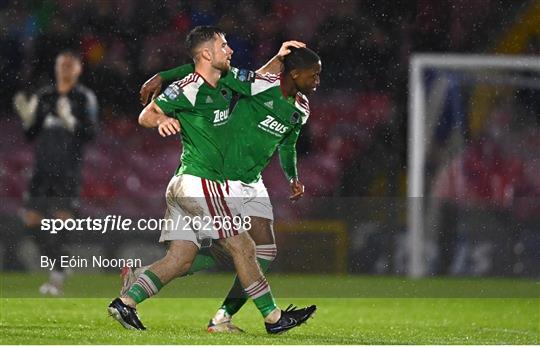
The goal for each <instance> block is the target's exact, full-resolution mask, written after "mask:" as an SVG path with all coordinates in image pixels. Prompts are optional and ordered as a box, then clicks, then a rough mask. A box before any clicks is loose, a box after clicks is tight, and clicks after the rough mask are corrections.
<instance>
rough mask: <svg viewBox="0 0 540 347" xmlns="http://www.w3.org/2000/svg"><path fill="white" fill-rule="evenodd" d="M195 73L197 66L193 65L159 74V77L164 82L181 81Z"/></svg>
mask: <svg viewBox="0 0 540 347" xmlns="http://www.w3.org/2000/svg"><path fill="white" fill-rule="evenodd" d="M193 72H195V66H194V65H193V64H185V65H181V66H177V67H175V68H173V69H170V70H165V71H161V72H158V75H159V76H160V77H161V79H162V80H163V81H164V82H170V81H176V80H181V79H183V78H185V77H186V76H187V75H189V74H190V73H193Z"/></svg>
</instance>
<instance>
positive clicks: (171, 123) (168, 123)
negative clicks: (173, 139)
mask: <svg viewBox="0 0 540 347" xmlns="http://www.w3.org/2000/svg"><path fill="white" fill-rule="evenodd" d="M158 132H159V134H160V135H161V136H163V137H167V136H171V135H174V134H178V133H179V132H180V122H179V121H178V119H175V118H169V117H167V118H166V119H164V120H163V121H161V122H159V124H158Z"/></svg>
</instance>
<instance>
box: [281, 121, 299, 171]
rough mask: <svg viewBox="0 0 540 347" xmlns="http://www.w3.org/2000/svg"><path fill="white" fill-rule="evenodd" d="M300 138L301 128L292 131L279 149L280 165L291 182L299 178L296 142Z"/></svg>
mask: <svg viewBox="0 0 540 347" xmlns="http://www.w3.org/2000/svg"><path fill="white" fill-rule="evenodd" d="M298 136H300V127H297V128H295V129H294V130H293V131H291V133H289V135H287V137H285V139H283V141H282V142H281V144H280V145H279V147H278V151H279V163H280V164H281V168H282V169H283V172H284V173H285V176H286V177H287V180H288V181H289V182H290V181H291V179H293V178H294V177H298V169H297V167H296V141H298Z"/></svg>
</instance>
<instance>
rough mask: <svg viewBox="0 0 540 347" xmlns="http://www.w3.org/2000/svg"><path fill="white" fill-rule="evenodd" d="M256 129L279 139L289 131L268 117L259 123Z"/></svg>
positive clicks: (286, 127)
mask: <svg viewBox="0 0 540 347" xmlns="http://www.w3.org/2000/svg"><path fill="white" fill-rule="evenodd" d="M258 127H259V128H260V129H262V130H264V131H266V132H267V133H270V134H272V135H274V136H277V137H281V136H282V135H283V134H285V133H286V132H287V130H289V127H288V126H285V125H284V124H281V123H280V122H278V121H277V120H276V119H275V118H274V117H272V116H270V115H268V116H266V118H265V119H264V120H263V121H261V122H259V124H258Z"/></svg>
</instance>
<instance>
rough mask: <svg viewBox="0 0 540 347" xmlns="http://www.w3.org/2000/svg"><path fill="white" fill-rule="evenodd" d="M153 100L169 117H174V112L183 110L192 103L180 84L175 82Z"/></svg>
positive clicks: (188, 107) (190, 106)
mask: <svg viewBox="0 0 540 347" xmlns="http://www.w3.org/2000/svg"><path fill="white" fill-rule="evenodd" d="M154 102H155V103H156V105H158V106H159V108H161V110H162V111H163V112H164V113H165V114H166V115H167V116H169V117H173V118H175V117H176V112H181V111H185V110H187V109H190V108H192V107H193V105H192V103H191V102H190V101H189V100H188V99H187V97H186V96H185V95H184V91H183V90H182V88H181V87H180V84H179V83H177V82H175V83H172V84H171V85H170V86H168V87H167V89H165V91H164V92H163V93H161V94H160V95H159V96H158V97H157V98H156V99H155V100H154Z"/></svg>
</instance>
